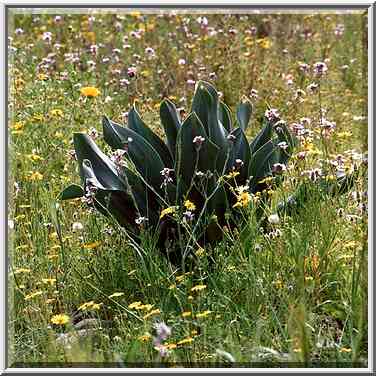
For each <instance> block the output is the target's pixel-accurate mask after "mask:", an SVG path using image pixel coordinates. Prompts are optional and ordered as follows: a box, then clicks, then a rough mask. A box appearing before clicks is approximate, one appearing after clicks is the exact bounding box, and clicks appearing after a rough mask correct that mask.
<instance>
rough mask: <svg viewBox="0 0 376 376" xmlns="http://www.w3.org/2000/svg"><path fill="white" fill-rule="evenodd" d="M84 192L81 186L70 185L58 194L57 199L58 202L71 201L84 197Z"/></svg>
mask: <svg viewBox="0 0 376 376" xmlns="http://www.w3.org/2000/svg"><path fill="white" fill-rule="evenodd" d="M84 193H85V192H84V190H83V189H82V187H81V186H79V185H77V184H71V185H69V186H68V187H66V188H65V189H64V190H63V191H62V192H61V193H60V194H59V197H58V198H59V199H60V200H71V199H74V198H80V197H82V196H83V195H84Z"/></svg>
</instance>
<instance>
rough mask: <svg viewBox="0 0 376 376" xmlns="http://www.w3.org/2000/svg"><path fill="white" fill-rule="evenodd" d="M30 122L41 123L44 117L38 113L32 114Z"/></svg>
mask: <svg viewBox="0 0 376 376" xmlns="http://www.w3.org/2000/svg"><path fill="white" fill-rule="evenodd" d="M31 120H33V121H43V120H44V116H43V115H42V114H40V113H39V112H37V113H36V114H34V115H33V116H32V118H31Z"/></svg>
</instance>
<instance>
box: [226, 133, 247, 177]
mask: <svg viewBox="0 0 376 376" xmlns="http://www.w3.org/2000/svg"><path fill="white" fill-rule="evenodd" d="M230 135H232V136H234V137H235V140H234V141H232V146H230V157H229V160H228V164H227V170H228V171H231V170H232V168H233V167H234V166H235V164H236V160H237V159H240V160H241V161H242V162H243V163H244V164H243V166H242V167H241V168H240V169H239V172H240V175H239V177H240V179H237V181H238V182H239V183H240V184H243V183H244V182H245V180H246V179H247V178H248V168H249V162H250V160H251V149H250V147H249V143H248V140H247V137H246V136H245V134H244V131H243V129H242V128H235V129H234V130H233V131H232V132H231V133H230Z"/></svg>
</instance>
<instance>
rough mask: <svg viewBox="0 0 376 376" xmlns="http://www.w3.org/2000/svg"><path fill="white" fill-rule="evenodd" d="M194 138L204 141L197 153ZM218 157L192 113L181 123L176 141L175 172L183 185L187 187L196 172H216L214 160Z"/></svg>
mask: <svg viewBox="0 0 376 376" xmlns="http://www.w3.org/2000/svg"><path fill="white" fill-rule="evenodd" d="M196 136H201V137H203V138H204V139H205V141H204V142H203V143H202V145H201V148H200V150H199V151H198V150H197V148H196V146H195V145H194V143H193V140H194V138H195V137H196ZM217 156H218V147H217V146H216V145H214V143H212V142H211V141H210V140H209V139H208V136H207V134H206V132H205V130H204V127H203V125H202V124H201V122H200V119H199V118H198V117H197V115H196V114H195V113H194V112H193V113H191V114H190V115H189V116H188V117H187V118H186V119H185V121H184V122H183V124H182V126H181V129H180V132H179V134H178V141H177V161H176V165H175V170H176V172H177V175H178V176H181V177H182V178H183V181H184V183H185V184H186V185H187V186H188V187H189V186H190V184H191V181H192V177H193V175H194V173H195V167H196V164H197V170H199V171H201V172H204V173H205V172H206V171H211V172H212V173H213V174H214V173H215V171H216V159H217Z"/></svg>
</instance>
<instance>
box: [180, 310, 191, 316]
mask: <svg viewBox="0 0 376 376" xmlns="http://www.w3.org/2000/svg"><path fill="white" fill-rule="evenodd" d="M181 315H182V317H189V316H192V312H191V311H185V312H183V313H182V314H181Z"/></svg>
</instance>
